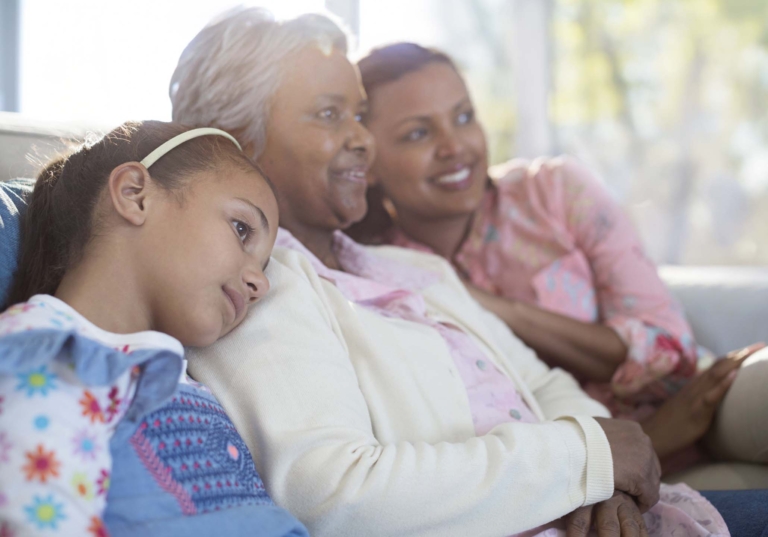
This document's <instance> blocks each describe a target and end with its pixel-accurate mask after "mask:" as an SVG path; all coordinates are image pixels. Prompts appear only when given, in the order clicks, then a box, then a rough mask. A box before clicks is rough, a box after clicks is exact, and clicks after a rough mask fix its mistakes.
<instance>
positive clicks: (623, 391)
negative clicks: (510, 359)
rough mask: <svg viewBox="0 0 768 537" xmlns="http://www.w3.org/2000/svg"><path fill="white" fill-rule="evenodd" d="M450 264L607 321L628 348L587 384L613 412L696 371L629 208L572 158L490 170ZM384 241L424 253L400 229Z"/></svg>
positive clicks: (485, 282) (637, 413)
mask: <svg viewBox="0 0 768 537" xmlns="http://www.w3.org/2000/svg"><path fill="white" fill-rule="evenodd" d="M495 171H496V172H498V173H496V174H494V175H496V176H498V177H501V178H500V179H498V180H497V181H494V183H493V184H492V185H490V186H489V188H488V190H487V192H486V195H485V198H484V200H483V202H482V207H481V209H480V211H479V212H478V214H477V216H476V218H475V220H474V222H473V224H472V228H471V229H470V231H469V233H468V236H467V238H466V239H465V241H464V243H463V244H462V246H461V247H460V248H459V251H458V252H457V254H456V255H455V257H454V258H453V259H452V263H453V265H454V267H455V268H456V269H457V270H458V271H459V272H460V273H462V274H463V275H464V276H465V277H466V278H468V279H469V281H470V282H471V283H472V284H473V285H475V286H477V287H479V288H481V289H484V290H486V291H489V292H492V293H494V294H496V295H499V296H504V297H507V298H510V299H512V300H520V301H523V302H526V303H528V304H535V305H538V306H540V307H542V308H544V309H547V310H550V311H553V312H556V313H560V314H562V315H567V316H569V317H573V318H575V319H578V320H580V321H585V322H602V323H604V324H606V325H607V326H610V327H611V328H613V329H614V330H615V331H616V333H617V334H618V335H619V337H621V339H622V340H623V341H624V343H625V344H626V345H627V347H628V349H629V351H628V354H627V359H626V361H625V362H624V363H623V364H622V365H621V366H620V367H619V368H618V370H617V371H616V373H615V374H614V376H613V379H612V381H611V383H610V386H607V385H597V384H591V385H588V386H587V387H586V388H587V391H589V392H590V394H591V395H592V396H593V397H595V398H596V399H598V400H600V401H601V402H603V403H604V404H606V405H607V406H608V407H609V408H610V409H611V411H612V412H613V414H614V415H622V416H625V415H632V416H634V417H636V418H640V417H643V415H647V414H648V413H649V412H651V411H652V408H651V407H649V405H647V404H646V403H651V404H658V403H659V402H661V401H663V400H665V399H666V398H667V397H668V396H669V395H671V394H673V393H674V392H676V391H677V389H679V386H680V385H681V384H682V381H684V379H687V378H690V377H691V376H693V375H694V374H695V372H696V365H697V348H696V344H695V342H694V340H693V337H692V334H691V330H690V327H689V326H688V323H687V322H686V320H685V318H684V317H683V313H682V311H681V309H680V307H679V305H678V304H677V302H676V301H675V300H674V299H673V298H672V296H671V295H670V293H669V291H668V290H667V289H666V287H665V286H664V284H663V283H662V282H661V280H660V279H659V277H658V275H657V272H656V266H655V265H654V264H653V262H652V261H651V260H650V259H648V258H647V257H646V255H645V253H644V252H643V248H642V245H641V242H640V240H639V237H638V235H637V233H636V232H635V230H634V228H633V227H632V224H631V222H630V220H629V218H628V217H627V215H626V214H625V213H624V212H623V211H622V209H621V208H620V207H619V206H618V204H617V203H616V202H615V201H614V200H613V199H612V198H611V196H610V195H609V193H608V192H607V191H606V190H605V189H604V188H603V186H602V185H601V184H600V183H599V182H598V181H597V180H596V179H595V177H594V176H593V175H592V173H591V172H589V171H588V170H587V169H586V168H585V167H583V166H582V165H581V164H579V163H578V162H577V161H575V160H574V159H570V158H566V157H560V158H556V159H548V160H547V159H540V160H537V161H534V162H533V163H530V162H527V161H521V160H515V161H511V162H509V163H507V164H505V165H503V166H502V167H499V168H497V169H496V170H495ZM388 242H391V243H392V244H396V245H399V246H405V247H409V248H415V249H419V250H425V251H430V250H429V248H427V247H426V246H424V245H423V244H419V243H416V242H414V241H413V240H411V239H409V238H408V237H407V236H406V235H405V234H404V233H402V232H401V231H399V230H394V231H393V233H392V234H391V235H390V237H389V241H388Z"/></svg>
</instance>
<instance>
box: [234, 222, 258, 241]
mask: <svg viewBox="0 0 768 537" xmlns="http://www.w3.org/2000/svg"><path fill="white" fill-rule="evenodd" d="M232 225H233V226H234V227H235V232H236V233H237V236H238V237H240V241H241V242H243V243H245V242H246V241H247V240H248V237H250V236H251V233H253V228H252V227H251V226H249V225H248V224H246V223H245V222H241V221H240V220H234V221H233V222H232Z"/></svg>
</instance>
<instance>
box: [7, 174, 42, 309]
mask: <svg viewBox="0 0 768 537" xmlns="http://www.w3.org/2000/svg"><path fill="white" fill-rule="evenodd" d="M34 184H35V182H34V180H32V179H14V180H13V181H6V182H0V305H2V304H5V301H6V299H7V297H8V290H9V287H10V285H11V281H12V279H13V273H14V272H16V266H17V264H18V256H19V240H20V233H21V217H22V216H23V214H24V210H25V209H26V207H27V197H28V196H29V194H30V193H31V192H32V188H33V186H34Z"/></svg>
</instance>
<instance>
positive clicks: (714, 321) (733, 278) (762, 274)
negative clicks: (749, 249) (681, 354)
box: [659, 266, 768, 356]
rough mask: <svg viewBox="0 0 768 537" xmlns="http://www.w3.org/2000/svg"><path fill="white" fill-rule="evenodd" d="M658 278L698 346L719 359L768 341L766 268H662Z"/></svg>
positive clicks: (767, 284) (767, 282)
mask: <svg viewBox="0 0 768 537" xmlns="http://www.w3.org/2000/svg"><path fill="white" fill-rule="evenodd" d="M659 274H660V275H661V278H662V279H663V280H664V282H665V283H666V284H667V286H668V287H669V289H670V291H672V294H674V295H675V297H676V298H677V299H678V300H679V301H680V303H681V305H682V307H683V309H684V310H685V314H686V316H687V318H688V321H689V322H690V324H691V328H692V329H693V335H694V337H695V338H696V341H697V343H698V344H699V345H702V346H704V347H706V348H708V349H709V350H711V351H712V352H714V353H715V354H717V355H718V356H720V355H723V354H725V353H726V352H728V351H730V350H733V349H737V348H739V347H744V346H746V345H749V344H750V343H755V342H758V341H765V342H768V268H763V267H681V266H664V267H660V268H659Z"/></svg>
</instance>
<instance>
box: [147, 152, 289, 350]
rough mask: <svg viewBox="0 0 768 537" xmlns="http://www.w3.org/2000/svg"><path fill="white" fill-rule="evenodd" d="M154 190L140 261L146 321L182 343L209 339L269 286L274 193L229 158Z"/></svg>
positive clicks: (242, 313) (230, 324)
mask: <svg viewBox="0 0 768 537" xmlns="http://www.w3.org/2000/svg"><path fill="white" fill-rule="evenodd" d="M179 194H181V198H179ZM159 198H160V200H161V201H159V202H158V203H159V206H158V208H159V210H156V211H153V212H152V217H151V218H149V219H148V220H147V222H146V225H147V228H146V232H145V233H144V234H143V240H144V243H143V244H142V248H141V252H143V254H142V259H141V262H140V264H139V266H140V267H143V268H142V269H140V270H143V279H144V288H145V289H147V293H148V294H147V296H148V300H149V303H150V309H151V315H152V321H153V322H152V325H153V327H154V329H155V330H159V331H161V332H165V333H167V334H170V335H172V336H174V337H175V338H176V339H178V340H180V341H181V342H182V343H183V344H184V345H186V346H206V345H210V344H211V343H213V342H215V341H216V340H217V339H219V338H220V337H222V336H223V335H225V334H227V333H228V332H229V331H231V330H232V329H233V328H235V327H236V326H237V325H238V324H240V322H241V321H242V320H243V319H244V317H245V314H246V312H247V309H248V306H249V305H251V304H253V303H254V302H256V301H257V300H258V299H259V298H261V297H263V296H264V295H265V294H266V292H267V290H268V289H269V282H268V281H267V278H266V276H265V275H264V269H265V268H266V266H267V262H268V261H269V256H270V253H271V252H272V247H273V246H274V243H275V237H276V234H277V226H278V209H277V201H276V200H275V196H274V194H273V192H272V189H271V188H270V187H269V185H268V184H267V183H266V181H265V180H264V178H263V177H261V175H259V173H258V172H257V171H256V170H255V169H246V168H245V166H238V165H236V164H231V163H226V164H221V165H220V166H219V167H218V169H215V170H211V171H205V172H200V173H198V174H195V176H193V177H191V178H189V179H188V185H187V186H186V187H183V189H182V191H181V192H169V193H164V194H163V195H162V196H159Z"/></svg>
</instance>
